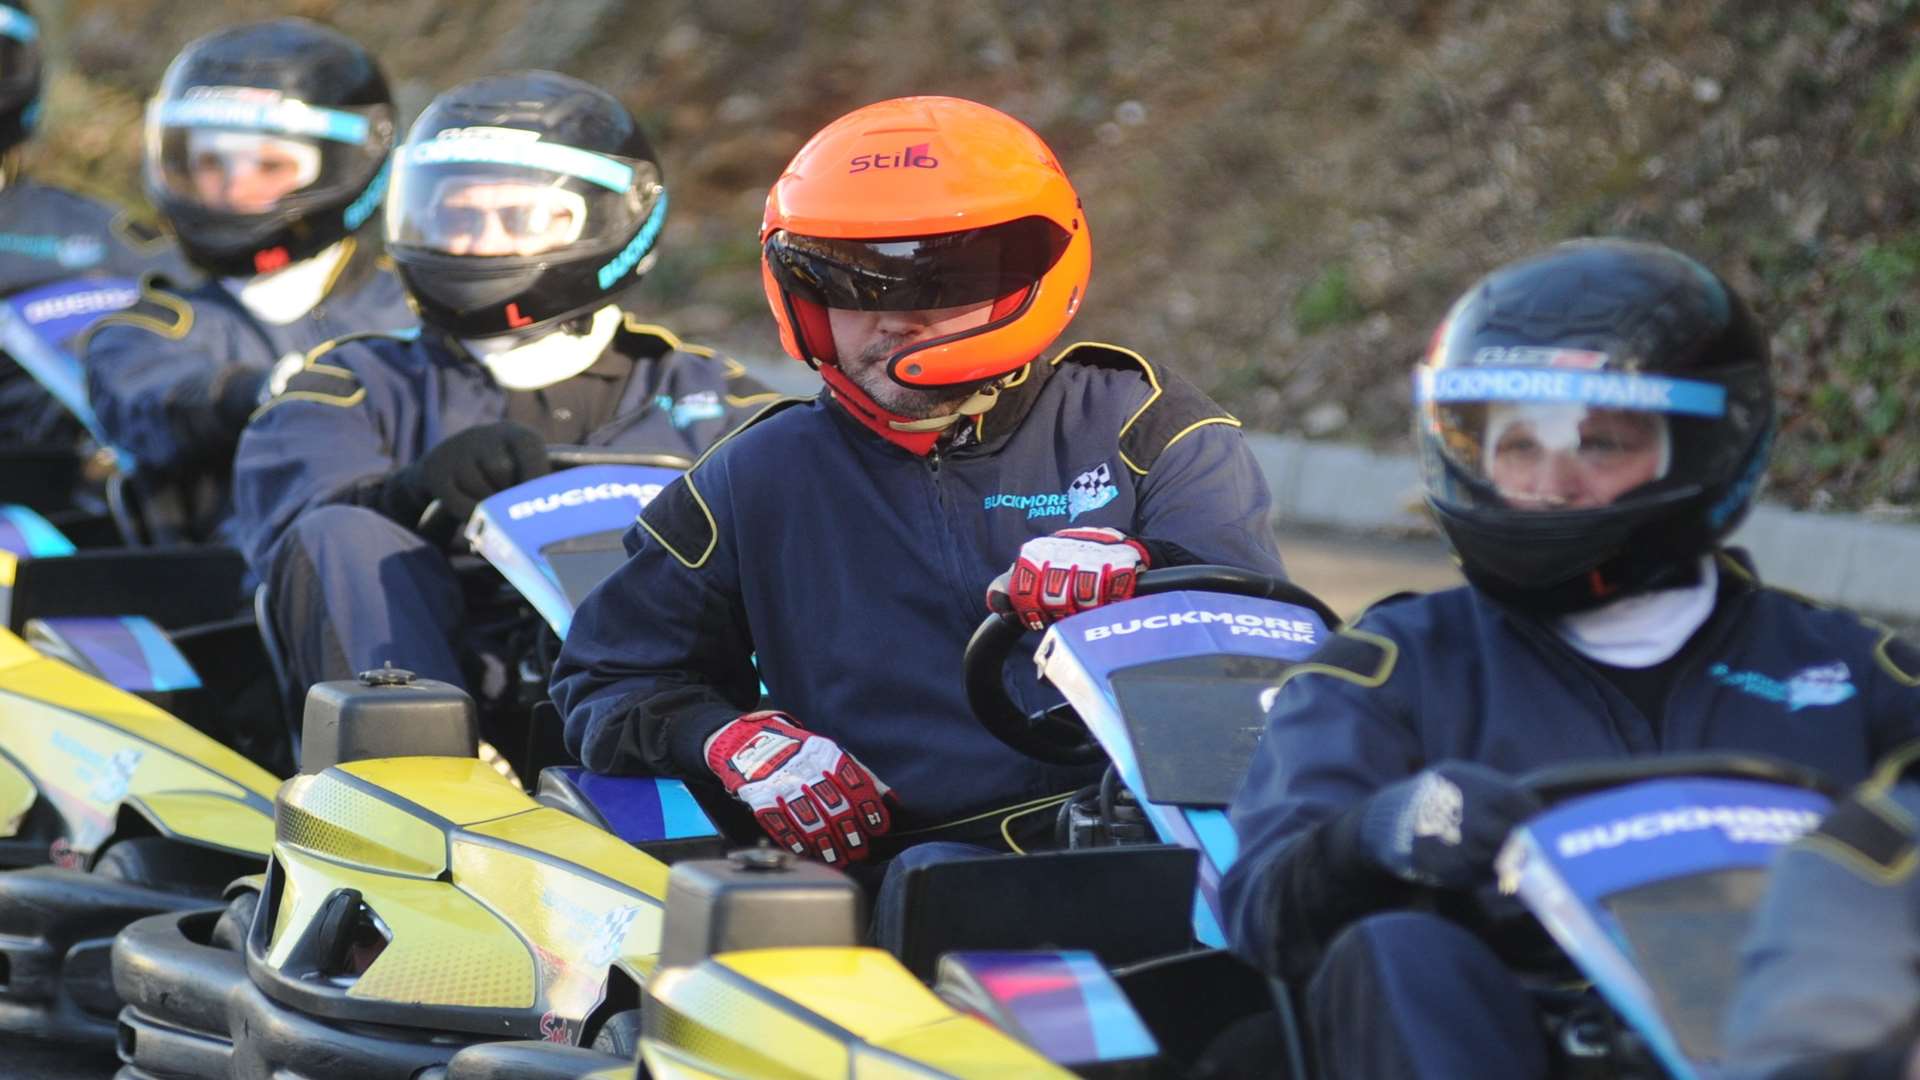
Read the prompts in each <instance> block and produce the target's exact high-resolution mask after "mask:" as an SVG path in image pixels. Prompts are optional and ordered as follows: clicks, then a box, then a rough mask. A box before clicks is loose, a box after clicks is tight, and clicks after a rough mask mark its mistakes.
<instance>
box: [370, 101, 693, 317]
mask: <svg viewBox="0 0 1920 1080" xmlns="http://www.w3.org/2000/svg"><path fill="white" fill-rule="evenodd" d="M666 214H667V189H666V188H665V187H664V186H663V185H662V183H661V176H660V165H659V163H658V162H657V161H656V160H655V159H654V154H653V147H652V146H651V145H650V144H649V143H648V142H647V137H646V135H645V134H643V133H642V132H641V130H640V125H639V124H638V123H637V122H635V120H634V118H633V114H631V113H629V112H628V111H627V109H626V106H624V105H622V104H620V102H619V101H618V100H616V99H615V98H614V97H613V96H612V95H611V94H608V93H607V92H606V91H604V90H601V89H599V88H598V87H594V86H590V85H588V84H587V83H583V82H581V81H580V80H578V79H573V78H568V77H567V76H565V75H556V74H554V73H552V72H549V71H518V72H509V73H507V74H504V75H489V76H486V77H485V78H480V79H475V80H473V81H471V82H467V83H463V84H461V85H459V86H456V87H454V88H453V89H451V90H448V91H447V92H446V93H444V94H441V95H440V96H439V97H437V98H435V99H434V100H433V103H432V104H430V105H428V106H427V109H426V111H425V112H423V113H421V114H420V119H419V120H417V121H415V122H414V125H413V130H412V131H410V132H408V133H407V141H406V144H405V145H404V146H402V147H401V148H400V151H399V153H398V154H396V155H395V165H394V172H393V191H392V193H391V194H390V195H389V196H388V199H387V226H386V227H387V247H388V250H389V251H391V253H392V255H393V260H394V262H395V264H397V266H398V267H399V271H400V277H401V279H402V280H404V281H405V282H406V284H407V290H408V291H409V292H411V293H412V294H413V298H414V302H415V303H416V304H418V305H419V308H420V319H421V321H422V322H424V323H426V324H427V325H429V326H433V327H437V328H439V329H441V330H445V331H447V332H448V333H451V334H452V335H454V336H455V337H460V338H487V337H498V336H500V335H504V334H514V333H523V334H528V335H531V334H534V333H537V332H539V331H541V330H543V329H545V328H547V327H550V326H554V325H556V324H558V323H560V322H562V321H565V320H568V319H572V318H575V317H576V316H580V315H585V314H588V313H590V312H593V311H596V310H598V309H600V308H602V307H605V306H606V305H607V304H609V303H612V302H614V301H615V300H617V299H618V298H619V297H620V296H621V295H622V294H623V293H625V292H626V291H627V290H628V289H631V288H632V287H633V286H634V285H636V284H638V282H639V280H640V276H641V274H643V273H645V271H646V270H647V268H648V267H649V266H650V265H651V264H652V260H651V259H650V258H649V257H648V256H649V255H650V253H651V252H652V251H653V247H654V243H655V241H657V240H658V239H659V238H660V226H661V224H662V223H663V222H664V221H665V220H666Z"/></svg>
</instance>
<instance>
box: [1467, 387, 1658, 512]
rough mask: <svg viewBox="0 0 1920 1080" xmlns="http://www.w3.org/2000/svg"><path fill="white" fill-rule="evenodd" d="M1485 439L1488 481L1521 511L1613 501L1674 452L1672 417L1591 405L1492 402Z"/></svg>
mask: <svg viewBox="0 0 1920 1080" xmlns="http://www.w3.org/2000/svg"><path fill="white" fill-rule="evenodd" d="M1485 445H1486V448H1487V449H1486V454H1487V465H1486V472H1487V479H1488V480H1489V481H1490V482H1491V483H1492V484H1493V486H1494V489H1495V490H1496V491H1498V492H1499V493H1500V496H1501V498H1503V499H1505V500H1506V501H1507V504H1508V505H1509V506H1512V507H1513V508H1514V509H1516V510H1542V511H1546V510H1588V509H1593V508H1595V507H1601V506H1607V505H1610V504H1611V503H1612V502H1613V501H1614V500H1616V499H1618V498H1619V497H1620V496H1622V495H1624V494H1626V493H1627V492H1629V491H1632V490H1633V489H1634V488H1637V487H1639V486H1640V485H1642V484H1646V483H1651V482H1652V481H1654V480H1658V479H1660V478H1661V477H1663V476H1665V475H1666V473H1667V467H1668V464H1669V461H1670V458H1671V453H1670V440H1669V436H1668V431H1667V421H1666V418H1665V417H1663V416H1661V415H1659V414H1657V413H1646V412H1632V411H1628V410H1623V409H1590V408H1588V407H1587V406H1584V405H1536V404H1525V405H1511V404H1496V405H1492V406H1489V407H1488V410H1487V434H1486V441H1485Z"/></svg>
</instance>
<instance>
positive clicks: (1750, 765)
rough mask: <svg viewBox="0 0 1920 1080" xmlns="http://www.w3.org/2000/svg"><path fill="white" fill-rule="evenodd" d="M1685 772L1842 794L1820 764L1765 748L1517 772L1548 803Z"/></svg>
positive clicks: (1715, 777) (1523, 782)
mask: <svg viewBox="0 0 1920 1080" xmlns="http://www.w3.org/2000/svg"><path fill="white" fill-rule="evenodd" d="M1688 776H1691V777H1703V778H1708V779H1720V780H1760V781H1764V782H1766V783H1769V784H1785V785H1787V786H1789V787H1797V788H1803V789H1805V790H1807V791H1817V792H1819V793H1820V794H1822V795H1825V796H1827V797H1828V798H1830V799H1831V798H1837V797H1838V796H1839V795H1840V794H1841V792H1840V788H1839V786H1838V785H1836V784H1835V783H1834V782H1833V781H1832V780H1831V779H1829V778H1828V777H1827V775H1826V774H1825V773H1823V772H1821V771H1820V770H1819V769H1815V768H1812V767H1810V766H1806V765H1801V764H1798V763H1796V762H1792V761H1786V760H1783V759H1781V758H1776V757H1769V756H1768V755H1766V754H1754V753H1746V752H1735V751H1721V750H1701V751H1694V752H1691V753H1685V754H1660V755H1657V756H1650V757H1630V758H1608V759H1603V760H1598V761H1576V762H1572V763H1569V764H1566V765H1548V766H1545V767H1543V768H1539V769H1535V770H1533V771H1532V772H1529V773H1527V774H1525V775H1524V776H1522V777H1521V778H1520V783H1521V784H1522V785H1524V786H1525V787H1526V788H1527V790H1528V791H1531V792H1533V794H1534V795H1536V796H1538V797H1539V799H1540V801H1541V802H1542V803H1545V804H1546V805H1548V806H1552V805H1554V804H1555V803H1561V802H1565V801H1567V800H1568V799H1574V798H1578V797H1580V796H1582V795H1590V794H1592V793H1593V792H1596V791H1605V790H1606V789H1608V788H1616V787H1624V786H1625V785H1627V784H1634V783H1638V782H1640V781H1642V780H1664V779H1669V778H1673V777H1688Z"/></svg>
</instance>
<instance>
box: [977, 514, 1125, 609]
mask: <svg viewBox="0 0 1920 1080" xmlns="http://www.w3.org/2000/svg"><path fill="white" fill-rule="evenodd" d="M1146 568H1147V549H1146V547H1145V546H1144V545H1143V544H1141V543H1140V541H1138V540H1134V539H1131V538H1129V537H1128V536H1127V535H1126V534H1125V533H1122V532H1121V531H1120V530H1118V529H1106V528H1098V529H1062V530H1060V531H1059V532H1057V533H1054V534H1053V535H1052V536H1042V537H1037V538H1035V539H1032V540H1029V541H1027V542H1026V543H1024V544H1021V545H1020V555H1019V557H1018V558H1016V559H1014V560H1013V568H1012V569H1010V570H1008V571H1007V572H1006V573H1004V574H1001V575H1000V576H999V577H997V578H994V579H993V583H992V584H990V585H988V586H987V607H989V608H991V609H992V610H994V611H997V612H999V613H1000V614H1002V615H1013V616H1015V617H1016V618H1018V619H1019V620H1020V622H1021V624H1022V625H1024V626H1026V628H1027V629H1029V630H1044V629H1046V627H1047V624H1048V623H1051V622H1053V621H1055V620H1057V619H1064V618H1066V617H1067V616H1069V615H1077V614H1079V613H1080V612H1082V611H1086V610H1087V609H1088V608H1097V607H1099V606H1100V605H1101V604H1111V603H1113V602H1114V601H1115V600H1125V599H1127V598H1128V597H1130V596H1132V595H1133V585H1134V581H1135V580H1136V579H1137V578H1138V577H1139V576H1140V571H1142V570H1145V569H1146Z"/></svg>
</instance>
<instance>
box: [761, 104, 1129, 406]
mask: <svg viewBox="0 0 1920 1080" xmlns="http://www.w3.org/2000/svg"><path fill="white" fill-rule="evenodd" d="M760 242H761V255H762V258H761V270H762V274H761V277H762V283H763V285H764V286H765V288H766V293H767V301H768V303H769V304H770V305H771V306H772V308H773V317H774V321H775V322H777V323H778V324H779V327H780V341H781V344H782V345H784V346H785V347H786V350H787V352H788V353H790V354H791V355H793V356H794V357H796V358H798V359H800V360H804V361H806V362H808V363H813V364H818V363H822V362H826V363H832V362H834V361H835V360H836V359H838V356H837V353H836V351H835V348H834V341H833V333H832V330H831V328H830V326H829V323H828V319H827V309H828V308H842V309H848V310H856V311H916V310H930V309H938V308H952V307H961V306H971V305H978V304H990V305H991V310H990V313H989V318H988V321H987V323H986V325H984V326H981V327H978V328H975V329H971V330H967V331H964V332H962V333H958V334H952V335H948V336H946V337H943V338H938V339H935V340H932V341H925V342H917V343H915V344H914V345H912V346H910V347H908V348H906V349H902V350H901V351H900V352H898V353H896V354H894V356H893V357H892V358H891V359H890V360H889V362H888V368H887V370H888V373H889V374H890V375H891V376H892V377H893V379H894V380H895V381H896V382H899V383H902V384H904V385H907V386H953V385H965V384H968V383H978V382H983V381H986V380H989V379H994V378H997V377H999V376H1002V375H1005V374H1007V373H1009V372H1012V371H1015V370H1017V369H1019V368H1020V367H1021V366H1023V365H1024V364H1026V363H1027V362H1028V361H1030V360H1032V359H1033V358H1034V357H1036V356H1039V355H1040V353H1041V352H1043V351H1044V350H1045V349H1046V348H1047V346H1048V345H1051V344H1052V343H1053V341H1054V339H1055V338H1057V337H1059V336H1060V333H1061V332H1062V331H1063V330H1065V329H1066V327H1067V323H1068V322H1069V321H1071V320H1072V318H1073V314H1074V312H1075V311H1076V310H1078V308H1079V306H1080V301H1081V300H1082V299H1083V298H1084V297H1085V295H1086V289H1087V277H1088V274H1089V272H1090V270H1091V267H1092V254H1091V244H1090V241H1089V240H1088V231H1087V222H1086V218H1085V215H1084V214H1083V213H1082V211H1081V207H1080V199H1079V197H1078V195H1076V194H1075V192H1074V189H1073V185H1072V184H1071V183H1070V182H1068V180H1067V176H1066V172H1065V171H1064V170H1063V169H1061V167H1060V163H1059V161H1058V160H1057V159H1056V158H1055V157H1054V155H1053V152H1052V151H1051V150H1049V149H1048V148H1047V145H1046V143H1044V142H1042V141H1041V139H1040V137H1039V136H1038V135H1036V134H1034V132H1033V131H1032V129H1030V128H1028V127H1027V126H1026V125H1025V124H1022V123H1020V122H1019V121H1017V120H1015V119H1013V118H1012V117H1010V116H1007V115H1006V114H1004V113H1001V112H999V111H997V110H994V109H991V108H988V107H987V106H985V105H980V104H977V103H975V102H971V101H963V100H960V99H958V98H943V97H915V98H898V99H895V100H892V101H882V102H880V103H878V104H874V105H869V106H866V107H865V108H862V109H857V110H855V111H854V112H851V113H849V114H847V115H846V116H843V117H841V118H840V119H839V120H836V121H834V122H833V123H832V124H829V125H827V127H826V128H824V129H823V130H822V131H821V132H820V133H819V134H817V135H815V136H814V137H813V138H812V139H810V140H808V141H807V144H806V145H805V146H803V147H801V148H800V152H799V153H798V154H796V155H795V156H794V159H793V161H792V163H791V164H789V165H788V166H787V169H786V172H785V173H784V174H783V175H782V176H781V177H780V179H779V181H778V182H777V183H775V184H774V186H773V190H772V191H771V192H770V193H769V194H768V196H767V208H766V215H765V217H764V218H763V219H762V222H761V227H760Z"/></svg>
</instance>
